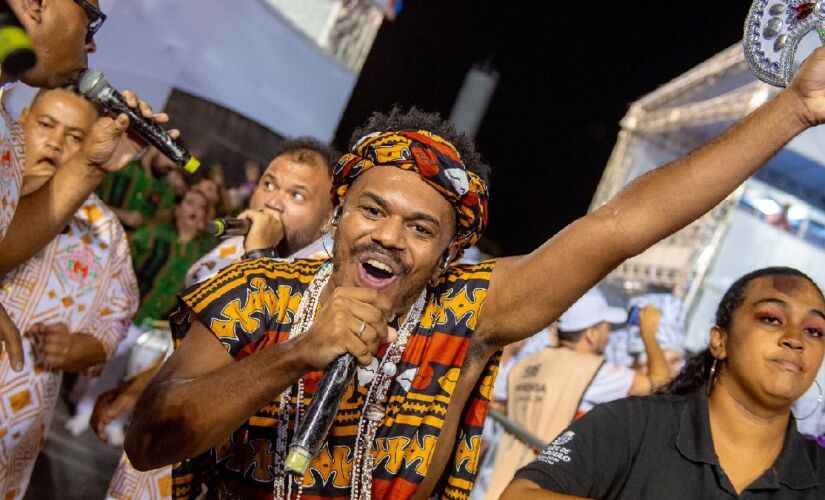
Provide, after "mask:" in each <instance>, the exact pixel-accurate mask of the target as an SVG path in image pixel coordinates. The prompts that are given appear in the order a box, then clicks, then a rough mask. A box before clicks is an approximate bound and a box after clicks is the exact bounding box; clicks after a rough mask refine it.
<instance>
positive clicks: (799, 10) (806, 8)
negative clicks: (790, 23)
mask: <svg viewBox="0 0 825 500" xmlns="http://www.w3.org/2000/svg"><path fill="white" fill-rule="evenodd" d="M814 7H816V2H809V3H801V4H799V5H797V6H796V18H797V19H798V20H800V21H801V20H803V19H805V18H806V17H808V16H810V15H811V14H812V13H813V11H814Z"/></svg>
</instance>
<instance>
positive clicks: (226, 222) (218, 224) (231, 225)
mask: <svg viewBox="0 0 825 500" xmlns="http://www.w3.org/2000/svg"><path fill="white" fill-rule="evenodd" d="M249 227H250V223H249V219H232V218H226V219H215V220H213V221H212V222H210V223H209V225H208V226H206V232H208V233H209V234H211V235H212V236H245V235H246V234H247V233H248V232H249Z"/></svg>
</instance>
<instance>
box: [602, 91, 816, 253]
mask: <svg viewBox="0 0 825 500" xmlns="http://www.w3.org/2000/svg"><path fill="white" fill-rule="evenodd" d="M800 106H801V102H800V101H799V99H798V98H797V97H796V96H795V95H794V94H793V93H790V92H783V93H781V94H779V95H778V96H777V97H776V98H775V99H774V100H772V101H770V102H768V103H767V104H765V105H764V106H762V107H761V108H759V109H757V110H756V111H754V112H753V113H752V114H751V115H749V116H747V117H746V118H745V119H743V120H742V121H741V122H739V123H738V124H736V125H734V126H733V127H731V128H730V129H729V130H728V131H727V132H725V133H724V134H722V135H721V136H720V137H719V138H717V139H716V140H714V141H713V142H711V143H710V144H708V145H706V146H704V147H702V148H700V149H698V150H697V151H695V152H693V153H691V154H690V155H688V156H686V157H684V158H682V159H679V160H676V161H674V162H672V163H671V164H669V165H666V166H664V167H662V168H659V169H656V170H653V171H652V172H649V173H648V174H646V175H644V176H642V177H640V178H639V179H637V180H636V181H634V182H632V183H630V184H629V185H628V186H627V187H626V188H625V189H624V190H622V191H621V192H620V193H618V194H617V195H616V196H615V197H614V198H613V199H612V200H611V201H610V202H608V203H607V204H606V205H605V206H604V207H603V208H602V209H601V210H600V211H603V212H605V213H607V214H609V216H610V217H611V218H612V219H613V220H614V224H615V225H616V226H617V227H618V228H619V231H618V232H617V234H618V235H620V240H619V241H617V243H618V244H619V245H620V248H621V249H622V252H621V255H620V257H621V258H627V257H631V256H633V255H636V254H639V253H641V252H642V251H644V250H645V249H647V248H648V247H649V246H651V245H652V244H654V243H655V242H657V241H659V240H661V239H662V238H664V237H666V236H668V235H670V234H672V233H673V232H675V231H677V230H679V229H681V228H682V227H684V226H686V225H687V224H689V223H690V222H692V221H693V220H695V219H697V218H699V217H701V216H702V215H703V214H705V213H706V212H707V211H708V210H710V209H711V208H713V207H714V206H716V205H717V204H718V203H719V202H720V201H722V200H723V199H724V198H725V197H727V196H728V195H729V194H730V193H731V192H733V191H734V190H735V189H736V188H737V187H738V186H739V185H740V184H742V183H743V182H744V181H745V180H747V178H748V177H750V176H751V175H753V174H754V173H755V172H756V171H757V170H759V168H761V167H762V166H763V165H764V164H765V163H766V162H767V161H768V160H769V159H770V158H771V157H772V156H774V155H775V154H776V153H777V152H778V151H779V150H780V149H781V148H782V147H783V146H785V144H787V143H788V141H790V140H791V139H792V138H794V137H795V136H796V135H798V134H799V133H800V132H802V131H803V130H805V129H806V128H807V124H806V123H805V121H804V120H803V119H802V118H801V110H800Z"/></svg>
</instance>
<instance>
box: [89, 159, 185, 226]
mask: <svg viewBox="0 0 825 500" xmlns="http://www.w3.org/2000/svg"><path fill="white" fill-rule="evenodd" d="M97 196H98V197H99V198H100V199H101V200H103V203H105V204H107V205H109V206H110V207H114V208H119V209H122V210H129V211H137V212H140V214H141V215H142V216H143V220H144V222H145V221H148V220H150V219H153V218H156V216H157V215H160V216H161V218H162V219H168V218H169V217H168V215H169V214H171V210H172V206H173V205H174V204H175V193H174V191H172V187H171V186H170V185H169V183H168V182H167V181H166V179H165V178H157V177H155V176H153V175H152V174H151V173H149V172H147V171H146V170H144V169H143V167H141V166H140V164H139V163H138V162H136V161H133V162H129V164H128V165H126V166H125V167H124V168H123V169H121V170H118V171H117V172H112V173H110V174H109V175H107V176H106V178H105V179H104V180H103V182H102V183H101V184H100V186H99V187H98V188H97Z"/></svg>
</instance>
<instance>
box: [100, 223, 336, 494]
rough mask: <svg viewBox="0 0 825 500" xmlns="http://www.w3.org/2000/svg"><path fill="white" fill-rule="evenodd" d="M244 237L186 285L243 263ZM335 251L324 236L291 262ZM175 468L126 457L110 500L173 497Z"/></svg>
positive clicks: (221, 248) (219, 250) (217, 252)
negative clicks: (143, 466) (141, 467)
mask: <svg viewBox="0 0 825 500" xmlns="http://www.w3.org/2000/svg"><path fill="white" fill-rule="evenodd" d="M243 242H244V237H243V236H235V237H232V238H227V239H226V240H224V241H222V242H221V243H220V245H218V246H216V247H215V248H213V249H212V251H211V252H209V253H208V254H206V255H204V256H203V257H202V258H201V259H200V260H199V261H197V262H196V263H195V264H193V265H192V267H191V268H189V272H188V273H187V275H186V285H187V286H190V285H193V284H195V283H198V282H200V281H203V280H206V279H209V278H211V277H212V276H214V275H215V274H217V273H218V272H219V271H220V270H222V269H224V268H225V267H227V266H228V265H230V264H233V263H235V262H237V261H238V260H240V258H241V256H242V255H243V253H244V249H243ZM327 249H329V251H332V238H330V236H329V235H328V234H327V235H324V236H323V237H322V238H318V239H317V240H315V241H314V242H312V243H310V244H309V245H307V246H306V247H304V248H302V249H301V250H299V251H298V252H295V254H294V255H292V256H290V257H289V258H291V259H301V258H307V259H327V258H329V257H330V255H329V253H328V252H327ZM171 485H172V467H171V466H168V467H163V468H161V469H155V470H150V471H145V472H144V471H138V470H136V469H135V468H134V467H132V465H131V464H130V463H129V459H128V458H127V457H126V454H125V453H124V454H123V456H121V458H120V462H119V463H118V464H117V468H116V469H115V473H114V474H113V475H112V481H111V483H109V491H108V493H107V498H109V499H116V500H166V499H169V498H171V497H172V486H171Z"/></svg>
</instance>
